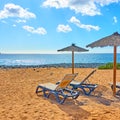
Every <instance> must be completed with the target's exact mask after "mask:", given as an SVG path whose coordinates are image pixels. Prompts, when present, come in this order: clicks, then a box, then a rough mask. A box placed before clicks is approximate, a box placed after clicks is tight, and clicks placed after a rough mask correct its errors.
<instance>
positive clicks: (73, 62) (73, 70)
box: [72, 50, 74, 74]
mask: <svg viewBox="0 0 120 120" xmlns="http://www.w3.org/2000/svg"><path fill="white" fill-rule="evenodd" d="M72 74H74V50H72Z"/></svg>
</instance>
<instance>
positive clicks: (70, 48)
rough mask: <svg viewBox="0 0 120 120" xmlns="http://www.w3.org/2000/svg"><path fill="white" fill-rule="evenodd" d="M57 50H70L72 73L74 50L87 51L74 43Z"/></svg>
mask: <svg viewBox="0 0 120 120" xmlns="http://www.w3.org/2000/svg"><path fill="white" fill-rule="evenodd" d="M57 51H58V52H59V51H70V52H72V74H74V52H86V51H88V50H87V49H84V48H81V47H78V46H76V45H75V44H72V45H71V46H68V47H65V48H63V49H59V50H57Z"/></svg>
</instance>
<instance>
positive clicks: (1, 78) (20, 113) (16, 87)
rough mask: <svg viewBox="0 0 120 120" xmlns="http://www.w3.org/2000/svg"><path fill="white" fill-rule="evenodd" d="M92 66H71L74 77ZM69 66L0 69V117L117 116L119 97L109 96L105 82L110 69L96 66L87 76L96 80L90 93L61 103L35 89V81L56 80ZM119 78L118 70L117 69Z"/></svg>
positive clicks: (91, 119)
mask: <svg viewBox="0 0 120 120" xmlns="http://www.w3.org/2000/svg"><path fill="white" fill-rule="evenodd" d="M92 70H93V68H75V72H77V73H78V76H77V77H76V80H78V81H81V80H82V79H84V78H85V76H86V75H88V74H89V73H90V72H91V71H92ZM67 73H71V68H52V67H51V68H14V69H10V68H9V69H7V68H5V69H0V120H119V119H120V98H119V96H118V97H117V98H115V97H113V93H112V90H111V88H110V85H109V83H110V82H112V79H113V70H98V69H97V71H96V72H95V73H94V74H93V75H92V76H91V77H90V78H89V80H90V82H91V83H95V84H98V87H97V88H96V89H95V91H94V93H92V95H91V96H85V95H83V94H81V95H80V96H79V97H78V98H77V99H76V100H73V99H67V100H66V101H65V102H64V104H63V105H61V104H59V103H57V102H56V100H55V99H54V97H53V96H52V97H50V99H46V98H44V97H43V96H42V95H41V96H37V95H36V93H35V90H36V87H37V85H38V84H39V83H46V82H51V83H56V82H57V81H59V80H61V79H62V78H63V77H64V75H65V74H67ZM117 81H118V82H120V71H119V70H117Z"/></svg>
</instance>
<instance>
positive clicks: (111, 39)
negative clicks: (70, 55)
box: [86, 32, 120, 96]
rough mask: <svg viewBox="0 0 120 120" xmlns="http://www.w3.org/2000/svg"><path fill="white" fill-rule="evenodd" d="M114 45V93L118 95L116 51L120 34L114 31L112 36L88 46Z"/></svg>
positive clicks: (119, 42) (119, 41)
mask: <svg viewBox="0 0 120 120" xmlns="http://www.w3.org/2000/svg"><path fill="white" fill-rule="evenodd" d="M105 46H114V65H113V95H114V96H115V95H116V52H117V46H120V34H119V33H118V32H115V33H113V34H112V35H110V36H107V37H104V38H102V39H100V40H98V41H95V42H93V43H91V44H89V45H87V46H86V47H91V48H94V47H105Z"/></svg>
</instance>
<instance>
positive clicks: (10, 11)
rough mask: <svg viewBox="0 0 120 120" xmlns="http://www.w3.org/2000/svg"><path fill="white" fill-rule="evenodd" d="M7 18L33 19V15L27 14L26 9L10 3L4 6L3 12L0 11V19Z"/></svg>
mask: <svg viewBox="0 0 120 120" xmlns="http://www.w3.org/2000/svg"><path fill="white" fill-rule="evenodd" d="M8 17H18V18H24V19H29V18H35V17H36V16H35V14H34V13H31V12H29V11H28V10H27V9H23V8H22V7H21V6H19V5H15V4H12V3H9V4H6V5H5V6H4V8H3V10H1V11H0V19H4V18H8Z"/></svg>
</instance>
